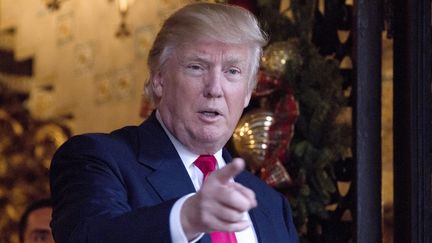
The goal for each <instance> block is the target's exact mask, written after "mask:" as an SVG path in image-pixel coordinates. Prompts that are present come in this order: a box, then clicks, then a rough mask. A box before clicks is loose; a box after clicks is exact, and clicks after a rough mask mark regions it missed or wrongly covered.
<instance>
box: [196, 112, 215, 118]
mask: <svg viewBox="0 0 432 243" xmlns="http://www.w3.org/2000/svg"><path fill="white" fill-rule="evenodd" d="M199 113H200V114H203V115H204V116H207V117H216V116H219V115H220V113H219V112H218V111H200V112H199Z"/></svg>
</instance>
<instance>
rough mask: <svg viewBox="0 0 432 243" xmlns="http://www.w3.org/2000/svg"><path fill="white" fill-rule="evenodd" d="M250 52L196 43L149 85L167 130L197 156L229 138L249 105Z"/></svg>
mask: <svg viewBox="0 0 432 243" xmlns="http://www.w3.org/2000/svg"><path fill="white" fill-rule="evenodd" d="M249 53H250V52H249V47H248V46H246V45H237V44H224V43H221V42H216V41H197V42H194V43H189V44H185V45H182V46H181V47H178V48H176V50H174V51H173V53H172V55H171V57H170V58H168V60H167V62H166V64H165V65H164V67H163V69H162V71H161V73H159V74H158V75H157V76H156V77H155V79H154V80H153V82H154V86H153V89H154V91H155V94H156V95H157V96H159V97H160V103H159V105H158V110H159V112H160V114H161V117H162V120H163V122H164V124H165V125H166V127H167V128H168V130H169V131H170V132H171V133H172V134H173V135H174V136H175V137H176V138H177V139H178V140H179V141H180V142H181V143H182V144H183V145H185V146H186V147H187V148H188V149H190V150H191V151H192V152H195V153H197V154H213V153H215V152H216V151H218V150H219V149H221V148H222V147H223V146H224V145H225V143H226V142H227V141H228V139H229V138H230V137H231V135H232V132H233V131H234V128H235V126H236V125H237V122H238V120H239V118H240V116H241V114H242V111H243V109H244V107H246V106H247V105H248V103H249V100H250V96H251V90H250V89H249V87H248V78H249V73H250V70H249V68H250V67H249V62H250V55H249Z"/></svg>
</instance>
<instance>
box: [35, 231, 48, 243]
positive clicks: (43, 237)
mask: <svg viewBox="0 0 432 243" xmlns="http://www.w3.org/2000/svg"><path fill="white" fill-rule="evenodd" d="M49 234H50V233H49V232H35V233H34V234H32V237H31V238H32V241H33V242H46V241H47V240H48V237H49Z"/></svg>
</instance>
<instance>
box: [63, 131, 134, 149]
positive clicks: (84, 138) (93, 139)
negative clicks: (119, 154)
mask: <svg viewBox="0 0 432 243" xmlns="http://www.w3.org/2000/svg"><path fill="white" fill-rule="evenodd" d="M137 133H138V129H137V127H135V126H128V127H123V128H121V129H118V130H115V131H113V132H111V133H85V134H80V135H75V136H72V137H71V138H69V139H68V140H67V141H66V142H65V143H64V144H63V145H61V146H60V148H59V149H58V150H57V152H56V154H55V156H56V155H57V154H59V153H64V152H68V153H70V152H75V153H87V152H90V151H99V152H109V151H119V150H123V149H129V148H135V147H136V146H137V141H138V134H137Z"/></svg>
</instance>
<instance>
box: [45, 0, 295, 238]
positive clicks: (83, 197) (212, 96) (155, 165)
mask: <svg viewBox="0 0 432 243" xmlns="http://www.w3.org/2000/svg"><path fill="white" fill-rule="evenodd" d="M265 44H266V39H265V38H264V36H263V33H262V31H261V30H260V28H259V27H258V23H257V21H256V19H255V18H254V17H253V16H252V15H251V14H250V13H249V12H248V11H247V10H245V9H242V8H239V7H233V6H228V5H222V4H208V3H199V4H192V5H188V6H186V7H184V8H182V9H180V10H179V11H177V12H176V13H174V14H173V15H172V16H171V17H169V18H168V19H167V20H166V22H165V23H164V25H163V27H162V29H161V31H160V32H159V34H158V36H157V37H156V40H155V42H154V43H153V47H152V49H151V50H150V54H149V59H148V65H149V69H150V78H149V82H148V83H147V85H146V89H147V91H148V92H149V94H151V97H152V98H153V101H154V102H155V105H156V111H155V112H153V114H152V115H151V116H150V117H149V118H148V119H147V120H146V121H145V122H144V123H143V124H141V125H140V126H139V127H132V126H131V127H125V128H122V129H119V130H117V131H114V132H112V133H111V134H87V135H81V136H77V137H73V138H71V139H70V140H69V141H68V142H67V143H66V144H65V145H63V146H62V147H61V148H60V149H59V151H58V152H57V153H56V155H55V156H54V158H53V163H52V167H51V189H52V198H53V202H54V212H53V221H52V227H53V232H54V237H55V239H56V241H57V242H60V243H63V242H74V243H78V242H211V241H212V242H239V243H242V242H243V243H245V242H247V243H252V242H271V243H277V242H281V243H282V242H283V243H289V242H298V239H297V235H296V232H295V228H294V226H293V223H292V219H291V212H290V208H289V206H288V204H287V202H286V200H285V199H284V197H283V196H282V195H280V194H279V193H276V192H275V191H273V190H272V189H271V188H269V187H268V186H267V185H265V184H264V183H263V182H261V181H260V180H259V179H258V178H256V177H255V176H253V175H251V174H249V173H248V172H244V171H243V167H244V161H243V160H241V159H234V160H233V161H232V162H231V157H230V155H229V154H228V152H227V151H226V150H224V149H223V146H224V145H225V143H226V142H227V141H228V140H229V138H230V136H231V135H232V133H233V130H234V128H235V126H236V124H237V122H238V120H239V118H240V116H241V113H242V111H243V109H244V107H246V106H247V105H248V103H249V100H250V97H251V93H252V90H253V88H254V86H255V82H256V80H255V79H256V78H255V77H256V72H257V69H258V66H259V59H260V56H261V52H262V46H264V45H265ZM214 169H217V170H216V171H215V172H213V173H211V172H212V171H213V170H214Z"/></svg>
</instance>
